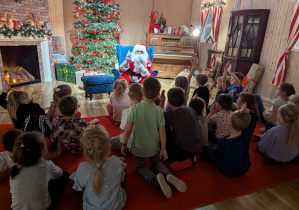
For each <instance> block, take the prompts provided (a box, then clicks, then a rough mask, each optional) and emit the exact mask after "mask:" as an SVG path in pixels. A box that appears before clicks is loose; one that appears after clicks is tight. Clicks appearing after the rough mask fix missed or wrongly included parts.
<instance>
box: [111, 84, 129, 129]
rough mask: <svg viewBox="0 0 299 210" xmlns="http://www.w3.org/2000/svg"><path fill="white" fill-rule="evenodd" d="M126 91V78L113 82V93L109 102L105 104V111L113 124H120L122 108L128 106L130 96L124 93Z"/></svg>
mask: <svg viewBox="0 0 299 210" xmlns="http://www.w3.org/2000/svg"><path fill="white" fill-rule="evenodd" d="M126 91H127V81H126V80H124V79H122V80H116V81H115V82H114V83H113V94H112V96H111V97H110V104H108V105H107V111H108V114H109V119H110V120H111V121H112V122H113V124H115V125H119V124H120V122H121V115H122V112H123V110H125V109H127V108H129V107H130V98H129V96H128V95H127V94H126Z"/></svg>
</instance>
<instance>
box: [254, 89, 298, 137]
mask: <svg viewBox="0 0 299 210" xmlns="http://www.w3.org/2000/svg"><path fill="white" fill-rule="evenodd" d="M293 94H295V88H294V86H293V85H292V84H290V83H282V84H280V85H279V86H278V88H277V90H276V92H275V96H276V97H277V98H276V99H275V100H274V101H273V102H272V106H271V107H270V109H267V110H265V107H264V104H263V101H262V98H261V96H260V95H258V94H256V95H255V99H256V103H257V106H258V109H259V113H260V114H261V121H262V122H263V123H266V129H265V128H261V129H260V130H261V133H264V132H265V131H267V130H269V129H270V128H272V127H274V126H275V125H276V122H277V110H278V108H279V107H281V106H282V105H284V104H287V103H288V98H289V97H290V96H291V95H293Z"/></svg>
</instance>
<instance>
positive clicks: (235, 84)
mask: <svg viewBox="0 0 299 210" xmlns="http://www.w3.org/2000/svg"><path fill="white" fill-rule="evenodd" d="M226 67H227V68H224V72H223V80H224V81H225V80H226V77H227V73H229V74H230V76H231V79H230V83H231V86H229V87H227V90H228V93H229V94H230V95H231V96H232V97H233V102H234V103H237V100H238V98H239V94H240V93H242V92H243V85H242V84H241V82H242V81H243V79H244V74H243V73H241V72H235V73H234V72H232V65H231V63H230V62H228V66H227V65H226ZM222 84H223V83H222Z"/></svg>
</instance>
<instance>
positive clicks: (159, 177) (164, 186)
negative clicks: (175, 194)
mask: <svg viewBox="0 0 299 210" xmlns="http://www.w3.org/2000/svg"><path fill="white" fill-rule="evenodd" d="M157 180H158V182H159V185H160V188H161V190H162V192H163V194H164V195H165V197H166V198H171V196H172V191H171V188H170V186H169V185H168V184H167V182H166V181H165V178H164V176H163V174H161V173H159V174H157Z"/></svg>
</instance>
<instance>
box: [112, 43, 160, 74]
mask: <svg viewBox="0 0 299 210" xmlns="http://www.w3.org/2000/svg"><path fill="white" fill-rule="evenodd" d="M133 49H134V46H120V45H116V55H117V60H118V64H119V65H120V64H122V63H123V62H124V61H125V59H126V56H127V54H128V52H129V50H130V52H132V51H133ZM147 53H148V57H149V59H150V61H151V62H152V63H153V60H154V53H155V47H148V48H147ZM152 73H153V77H156V76H157V74H158V70H153V71H152ZM120 75H121V73H120Z"/></svg>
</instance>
